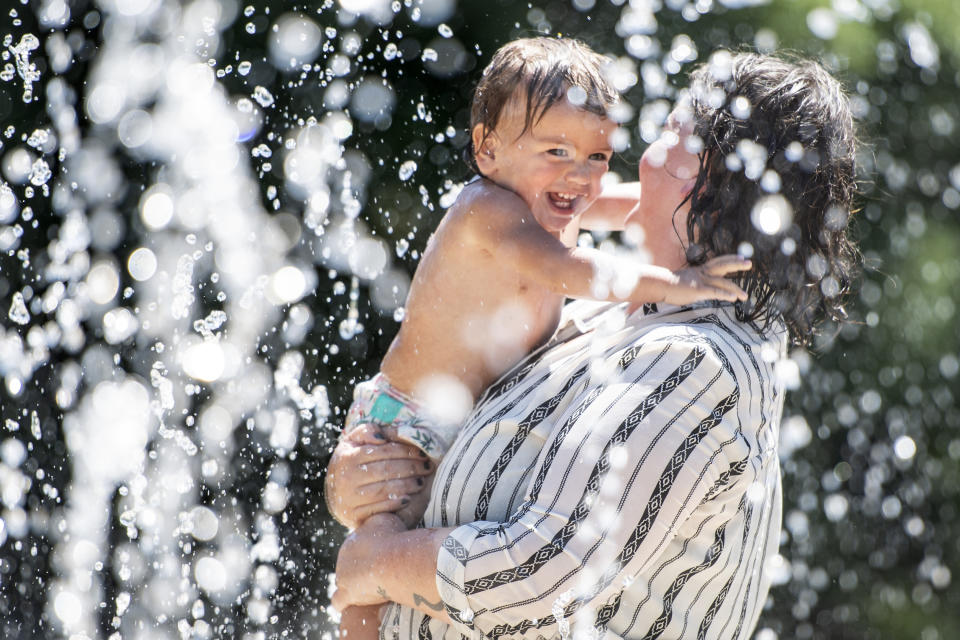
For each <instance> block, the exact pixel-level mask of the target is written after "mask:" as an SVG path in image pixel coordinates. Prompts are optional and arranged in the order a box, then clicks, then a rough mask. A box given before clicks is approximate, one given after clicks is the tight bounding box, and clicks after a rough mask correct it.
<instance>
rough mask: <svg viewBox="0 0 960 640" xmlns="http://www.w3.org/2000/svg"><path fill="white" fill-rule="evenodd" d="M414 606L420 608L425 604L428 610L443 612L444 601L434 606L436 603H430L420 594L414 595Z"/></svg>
mask: <svg viewBox="0 0 960 640" xmlns="http://www.w3.org/2000/svg"><path fill="white" fill-rule="evenodd" d="M413 604H414V605H416V606H418V607H419V606H420V605H421V604H424V605H426V606H427V607H428V608H430V609H433V610H434V611H443V601H442V600H441V601H440V602H438V603H436V604H434V603H432V602H430V601H429V600H427V599H426V598H424V597H423V596H422V595H420V594H419V593H415V594H413Z"/></svg>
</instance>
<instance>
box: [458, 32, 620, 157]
mask: <svg viewBox="0 0 960 640" xmlns="http://www.w3.org/2000/svg"><path fill="white" fill-rule="evenodd" d="M608 62H609V61H608V60H607V58H605V57H604V56H602V55H600V54H599V53H597V52H596V51H594V50H593V49H591V48H590V47H589V46H588V45H586V44H584V43H583V42H581V41H579V40H575V39H572V38H549V37H537V38H521V39H519V40H514V41H512V42H508V43H507V44H505V45H503V46H502V47H500V49H498V50H497V52H496V53H495V54H494V55H493V58H492V59H491V60H490V63H489V64H488V65H487V67H486V68H485V69H484V70H483V76H482V77H481V78H480V82H478V83H477V87H476V89H475V90H474V93H473V102H472V104H471V107H470V130H471V131H473V129H474V128H475V127H476V126H477V125H481V126H482V127H483V139H486V137H487V136H488V135H489V134H490V133H491V132H492V131H493V130H494V129H495V128H496V126H497V124H498V123H499V121H500V118H501V116H502V115H503V110H504V108H505V107H506V106H507V105H508V104H510V102H511V100H514V99H518V100H523V101H524V104H523V106H524V124H523V132H526V131H527V130H528V129H529V128H530V127H531V126H533V125H534V124H535V123H536V122H537V121H538V120H539V119H540V118H542V117H543V114H544V113H546V111H547V110H548V109H549V108H550V107H552V106H553V105H555V104H557V102H559V101H560V100H565V99H569V100H570V101H571V102H572V103H573V104H575V105H577V106H578V107H580V108H581V109H584V110H585V111H588V112H590V113H595V114H597V115H606V114H607V111H608V110H609V109H610V108H611V107H612V106H614V105H615V104H616V103H617V102H618V101H619V100H620V94H619V93H618V92H617V90H616V88H615V87H614V86H613V84H612V83H611V82H610V81H609V80H608V79H607V76H606V74H605V72H604V68H605V66H606V65H607V64H608ZM474 152H475V149H474V148H473V146H472V145H467V148H466V149H465V151H464V156H465V160H466V162H467V164H468V165H469V166H470V168H471V169H472V170H473V171H475V172H477V173H479V169H478V168H477V164H476V159H475V157H474Z"/></svg>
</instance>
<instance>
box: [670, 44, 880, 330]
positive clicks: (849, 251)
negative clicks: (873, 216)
mask: <svg viewBox="0 0 960 640" xmlns="http://www.w3.org/2000/svg"><path fill="white" fill-rule="evenodd" d="M689 97H690V106H691V107H692V112H693V118H694V122H695V131H694V133H695V135H696V136H698V137H699V139H700V141H701V142H702V149H701V151H700V153H699V157H700V171H699V174H698V176H697V179H696V183H695V185H694V187H693V189H692V190H691V191H690V193H689V195H688V196H687V199H686V200H685V202H689V204H690V215H689V217H688V219H687V225H686V226H687V228H686V232H687V239H688V241H689V243H690V244H689V245H688V250H687V257H688V259H689V261H690V262H691V264H699V263H702V262H704V261H705V260H706V258H708V257H710V256H715V255H722V254H726V253H738V252H740V253H751V252H752V256H751V259H752V261H753V268H752V269H751V270H750V271H748V272H745V273H744V274H743V275H741V276H740V277H739V278H738V283H739V284H740V286H742V287H743V288H744V289H745V290H746V291H747V293H748V294H749V299H748V300H747V302H745V303H743V304H741V305H738V308H737V316H738V318H739V319H740V320H743V321H754V322H758V323H760V324H761V325H762V326H763V327H764V328H766V327H768V326H769V325H770V324H771V322H773V321H775V320H776V319H778V318H780V319H782V320H783V321H784V322H785V323H786V325H787V328H788V330H789V331H790V335H791V337H792V339H793V341H794V342H795V343H797V344H804V345H805V344H808V343H809V341H810V339H811V337H812V336H813V335H814V334H815V333H816V330H817V328H818V326H819V325H820V324H821V323H822V322H823V321H824V320H825V319H827V318H829V319H832V320H836V321H842V320H843V319H845V317H846V313H845V311H844V309H843V306H842V302H843V300H844V298H845V296H846V294H848V293H849V292H850V290H851V286H852V283H853V280H854V278H855V276H856V275H857V273H858V271H859V266H860V262H861V258H860V254H859V252H858V251H857V248H856V246H855V245H854V244H853V242H852V241H851V240H850V238H849V237H848V228H847V227H848V222H849V219H850V217H851V214H852V207H853V200H854V196H855V194H856V191H857V187H856V177H855V155H856V146H857V140H856V131H855V126H854V120H853V115H852V113H851V110H850V104H849V101H848V99H847V96H846V95H845V93H844V91H843V89H842V87H841V85H840V83H839V82H838V81H837V80H836V79H835V78H834V77H833V76H831V75H830V73H828V72H827V71H826V70H825V69H824V68H823V67H821V66H820V65H819V64H817V63H816V62H812V61H806V60H797V61H794V60H789V59H784V58H780V57H775V56H770V55H760V54H753V53H727V52H721V53H720V54H719V55H718V54H715V55H714V57H713V58H711V60H710V61H709V62H707V63H705V64H703V65H701V66H699V67H697V68H696V69H694V70H693V71H692V72H691V76H690V90H689ZM744 141H749V142H744Z"/></svg>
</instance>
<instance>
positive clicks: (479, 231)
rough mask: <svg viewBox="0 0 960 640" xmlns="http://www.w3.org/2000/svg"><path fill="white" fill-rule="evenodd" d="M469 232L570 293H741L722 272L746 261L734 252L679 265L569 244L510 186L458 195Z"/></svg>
mask: <svg viewBox="0 0 960 640" xmlns="http://www.w3.org/2000/svg"><path fill="white" fill-rule="evenodd" d="M458 205H459V206H458V208H457V210H456V211H451V212H452V213H454V214H455V215H457V216H460V217H461V218H462V223H463V225H464V227H466V228H467V231H466V233H467V234H468V235H469V237H470V240H471V241H472V242H474V243H476V244H477V246H480V247H485V248H487V249H488V250H489V251H490V252H491V253H492V254H494V255H495V256H496V257H497V259H498V261H500V262H502V263H504V264H509V265H512V267H513V269H515V270H516V271H517V272H519V273H520V274H522V275H524V276H525V277H527V278H529V279H530V280H533V281H534V282H536V283H538V284H539V285H540V286H543V287H545V288H547V289H549V290H550V291H553V292H555V293H557V294H560V295H564V296H567V297H570V298H586V299H592V300H609V301H614V302H619V301H629V302H634V303H643V302H661V301H665V302H669V303H672V304H689V303H691V302H696V301H698V300H713V299H716V300H726V301H730V302H734V301H736V300H744V299H746V293H745V292H744V291H743V290H742V289H740V287H738V286H737V285H736V284H735V283H734V282H733V281H731V280H729V279H727V278H726V277H725V276H726V275H728V274H730V273H733V272H735V271H743V270H745V269H749V268H750V263H749V261H747V260H744V259H742V258H739V257H738V256H721V257H719V258H714V259H712V260H710V261H708V262H707V263H706V264H704V265H701V266H697V267H687V268H685V269H681V270H679V271H677V272H673V271H670V270H669V269H665V268H663V267H658V266H654V265H649V264H641V263H639V261H637V260H634V259H631V258H629V257H624V256H615V255H611V254H609V253H606V252H602V251H598V250H596V249H591V248H586V247H568V246H566V245H564V244H563V243H562V242H560V240H558V239H557V238H555V237H554V236H552V235H550V233H548V232H547V231H546V230H545V229H544V228H543V227H541V226H540V224H539V223H538V222H537V221H536V220H535V219H534V217H533V214H531V213H530V210H529V209H528V208H527V206H526V203H525V202H524V201H523V200H522V199H521V198H520V197H519V196H517V195H516V194H515V193H513V192H511V191H508V190H506V189H501V188H498V187H495V186H492V185H489V184H486V185H484V186H483V187H482V189H480V190H477V191H475V194H471V195H470V196H468V197H467V198H465V199H464V202H462V203H458Z"/></svg>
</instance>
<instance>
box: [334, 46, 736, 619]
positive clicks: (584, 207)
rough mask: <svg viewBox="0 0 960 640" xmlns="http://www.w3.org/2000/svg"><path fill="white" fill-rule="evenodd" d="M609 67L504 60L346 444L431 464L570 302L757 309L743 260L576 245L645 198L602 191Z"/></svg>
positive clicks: (475, 114) (564, 53)
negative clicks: (716, 302)
mask: <svg viewBox="0 0 960 640" xmlns="http://www.w3.org/2000/svg"><path fill="white" fill-rule="evenodd" d="M604 64H605V59H604V58H603V57H602V56H600V55H599V54H597V53H595V52H594V51H592V50H591V49H590V48H589V47H587V46H586V45H584V44H582V43H580V42H578V41H576V40H570V39H554V38H530V39H521V40H516V41H514V42H511V43H509V44H507V45H505V46H504V47H502V48H501V49H500V50H498V51H497V52H496V54H495V55H494V57H493V59H492V60H491V62H490V64H489V65H488V66H487V68H486V69H485V70H484V72H483V77H482V78H481V80H480V82H479V84H478V86H477V88H476V91H475V94H474V98H473V104H472V108H471V140H472V145H471V148H470V150H469V152H468V153H469V160H470V162H471V165H472V166H473V168H474V170H475V171H476V172H477V174H478V178H476V179H475V180H474V181H472V182H470V183H468V184H467V185H466V186H465V187H464V189H463V191H462V192H461V193H460V195H459V196H458V197H457V199H456V202H454V204H453V205H452V206H451V207H450V208H449V210H448V211H447V213H446V215H445V216H444V217H443V220H442V221H441V222H440V225H439V226H438V227H437V230H436V232H435V233H434V235H433V237H432V238H431V239H430V241H429V243H428V246H427V249H426V251H425V252H424V254H423V257H422V259H421V261H420V265H419V266H418V268H417V271H416V274H415V276H414V278H413V282H412V284H411V286H410V292H409V295H408V298H407V305H406V317H405V319H404V321H403V323H402V325H401V326H400V330H399V332H398V333H397V336H396V338H395V339H394V341H393V343H392V344H391V345H390V348H389V350H388V351H387V354H386V356H385V357H384V359H383V362H382V364H381V367H380V373H379V374H378V375H377V376H375V377H374V378H373V379H372V380H369V381H367V382H363V383H361V384H359V385H357V387H356V389H355V392H354V402H353V404H352V406H351V407H350V410H349V412H348V415H347V419H346V425H345V427H344V437H345V438H351V437H353V438H356V439H357V442H358V443H362V442H363V436H359V435H351V434H353V433H354V432H355V430H356V429H357V427H359V426H360V425H364V424H375V425H378V428H379V427H390V433H391V437H392V438H396V439H399V440H402V441H405V442H408V443H411V444H414V445H415V446H417V447H419V448H420V449H421V450H422V451H423V452H424V453H425V454H426V455H427V456H429V458H430V459H431V461H432V463H433V464H435V463H436V462H438V461H439V459H440V458H441V457H442V455H443V454H444V452H445V451H446V450H447V448H448V446H449V445H450V444H451V442H452V441H453V439H454V437H455V436H456V434H457V431H458V428H459V426H460V424H461V422H462V421H463V419H464V418H465V417H466V415H467V413H468V412H469V410H470V408H471V407H472V405H473V403H474V401H475V400H476V399H477V398H478V396H479V395H480V393H481V392H482V391H483V390H484V389H485V388H486V387H487V386H489V385H490V384H491V383H492V382H494V381H495V380H496V379H497V378H499V377H500V376H501V375H502V374H503V373H504V372H506V371H507V370H509V369H510V368H511V367H512V366H513V365H514V364H516V363H517V362H518V361H519V360H520V359H521V358H522V357H523V356H525V355H526V354H527V353H529V352H530V351H531V350H533V349H535V348H536V347H538V346H540V345H541V344H543V343H544V342H546V341H547V340H548V339H549V338H550V337H551V336H552V335H553V333H554V331H555V330H556V328H557V325H558V322H559V319H560V312H561V309H562V307H563V304H564V301H565V299H566V298H589V299H597V300H610V301H629V302H633V303H644V302H659V301H665V302H669V303H673V304H688V303H691V302H696V301H699V300H705V299H720V300H726V301H736V300H744V299H746V294H745V293H744V292H743V291H742V290H741V289H740V288H739V287H738V286H737V285H736V284H734V283H733V282H732V281H731V280H728V279H727V278H725V276H726V275H728V274H730V273H733V272H735V271H741V270H744V269H747V268H749V266H750V263H749V262H748V261H746V260H743V259H741V258H738V257H737V256H723V257H719V258H714V259H713V260H710V261H708V262H707V263H706V264H704V265H702V266H700V267H691V268H687V269H684V270H681V271H678V272H672V271H669V270H667V269H664V268H661V267H656V266H652V265H644V264H638V261H636V260H628V259H624V258H617V257H613V256H610V255H609V254H607V253H604V252H601V251H598V250H595V249H591V248H585V247H578V246H577V238H578V235H579V232H580V230H581V229H582V228H587V229H590V228H593V229H604V230H618V229H623V228H624V226H625V224H626V222H627V218H628V217H630V215H631V214H632V213H633V212H634V211H635V210H636V209H637V206H638V204H637V203H638V196H639V185H636V184H634V185H620V187H619V189H618V190H617V192H618V194H619V195H617V194H613V193H607V194H606V195H603V196H602V194H601V193H600V191H601V188H600V181H601V178H602V177H603V175H604V174H605V173H606V172H607V165H608V163H609V160H610V156H611V154H612V149H611V145H610V137H611V134H612V133H613V132H614V130H615V129H616V124H615V123H614V122H613V121H612V120H610V119H609V118H608V117H607V115H606V114H607V111H608V109H609V108H610V107H612V106H613V105H614V104H615V103H616V101H617V100H618V94H617V92H616V90H615V89H614V88H613V87H612V86H611V85H610V84H609V83H608V81H607V80H606V78H605V76H604V73H603V66H604ZM600 274H612V276H613V277H601V275H600ZM367 433H369V432H367ZM378 436H380V434H378ZM424 484H425V485H427V486H424V489H422V490H420V491H419V492H416V495H412V496H405V495H397V496H390V497H389V499H388V500H387V501H386V502H384V503H383V505H382V506H383V511H384V512H390V511H393V512H396V513H397V515H398V516H399V517H400V518H401V519H402V520H403V522H404V524H405V525H406V526H407V527H410V526H413V525H414V524H415V523H416V522H417V521H418V520H419V518H420V517H421V516H422V513H423V509H424V507H425V504H426V500H425V499H424V498H425V497H426V496H427V494H428V491H427V488H428V485H429V483H424ZM412 497H413V498H420V499H417V500H414V501H413V502H411V498H412ZM414 502H416V503H417V504H416V506H415V505H414ZM376 517H377V518H381V517H384V516H381V515H378V516H376ZM389 518H391V519H393V520H395V518H394V517H393V516H392V515H389ZM352 524H356V523H352ZM388 526H399V523H395V524H394V525H388ZM343 616H344V617H343V619H342V623H341V634H343V633H344V632H346V633H348V634H349V637H350V638H371V637H375V636H376V629H377V626H378V621H377V608H376V607H351V608H348V609H347V610H346V611H345V612H344V614H343Z"/></svg>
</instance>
